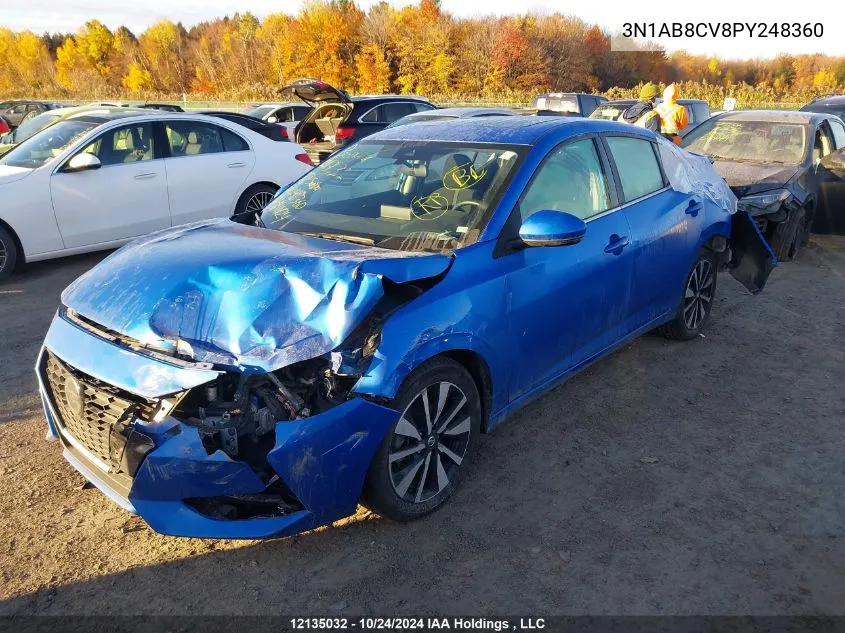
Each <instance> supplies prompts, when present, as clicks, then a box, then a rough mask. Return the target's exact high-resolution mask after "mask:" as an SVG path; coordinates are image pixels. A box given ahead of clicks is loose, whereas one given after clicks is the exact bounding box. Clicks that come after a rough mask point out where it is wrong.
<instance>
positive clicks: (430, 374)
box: [362, 358, 481, 521]
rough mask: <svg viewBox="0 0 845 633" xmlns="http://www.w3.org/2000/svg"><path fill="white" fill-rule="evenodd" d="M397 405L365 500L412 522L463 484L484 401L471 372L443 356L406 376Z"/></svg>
mask: <svg viewBox="0 0 845 633" xmlns="http://www.w3.org/2000/svg"><path fill="white" fill-rule="evenodd" d="M394 406H395V407H396V409H397V410H398V411H401V415H400V416H399V419H398V420H397V421H396V423H395V424H394V425H393V427H391V429H390V430H389V431H388V432H387V434H386V435H385V438H384V439H383V440H382V443H381V445H380V446H379V449H378V451H376V455H375V457H374V458H373V461H372V463H371V465H370V469H369V472H368V473H367V479H366V482H365V484H364V492H363V498H362V501H363V503H364V505H366V506H367V507H368V508H370V509H371V510H373V511H374V512H376V513H378V514H380V515H382V516H384V517H387V518H389V519H393V520H396V521H410V520H411V519H416V518H418V517H421V516H424V515H426V514H428V513H430V512H433V511H434V510H436V509H437V508H438V507H440V506H441V505H442V504H443V503H444V502H445V501H446V500H447V499H448V498H449V497H450V496H452V493H453V492H454V491H455V489H456V487H457V486H458V483H459V482H460V480H461V477H462V476H463V474H464V472H465V471H466V469H467V466H468V464H469V463H470V462H471V461H472V457H473V455H474V453H475V449H476V445H477V442H478V435H479V432H480V428H481V401H480V398H479V394H478V389H477V387H476V385H475V382H474V381H473V379H472V377H471V376H470V375H469V373H468V372H467V371H466V370H465V369H464V368H463V367H462V366H461V365H460V364H458V363H457V362H455V361H453V360H450V359H446V358H438V359H433V360H431V361H429V362H427V363H425V364H424V365H421V366H420V367H419V368H418V369H417V370H416V371H415V372H414V373H413V374H412V375H411V376H409V377H408V379H406V380H405V383H404V384H403V385H402V388H401V389H400V390H399V393H398V394H397V397H396V399H395V405H394Z"/></svg>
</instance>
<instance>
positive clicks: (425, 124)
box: [368, 116, 632, 145]
mask: <svg viewBox="0 0 845 633" xmlns="http://www.w3.org/2000/svg"><path fill="white" fill-rule="evenodd" d="M566 128H569V129H570V130H571V132H572V134H579V133H582V132H590V131H608V130H616V129H623V130H626V131H632V130H631V128H632V126H630V125H627V124H622V123H612V122H610V121H600V120H597V119H585V118H583V117H557V116H553V117H552V116H550V117H546V116H502V117H479V118H470V119H441V120H438V121H421V122H419V123H415V124H414V125H400V126H397V127H393V128H387V129H386V130H384V131H382V132H377V133H376V134H374V135H373V136H370V137H368V139H373V140H395V141H444V142H445V141H456V142H465V143H502V144H507V145H533V144H535V143H536V142H537V141H538V140H539V139H541V138H542V137H543V136H545V135H546V134H548V133H549V132H552V131H554V130H557V129H566Z"/></svg>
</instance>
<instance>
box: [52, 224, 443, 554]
mask: <svg viewBox="0 0 845 633" xmlns="http://www.w3.org/2000/svg"><path fill="white" fill-rule="evenodd" d="M246 228H247V229H249V227H246ZM238 230H239V229H238ZM180 233H181V237H176V238H175V239H174V237H173V236H172V235H170V236H168V237H167V239H164V240H153V241H152V242H151V244H152V246H150V247H149V248H152V249H153V250H158V251H159V252H158V253H157V254H158V255H159V257H157V258H156V261H158V262H161V261H162V257H164V256H165V255H166V254H167V253H169V252H170V250H171V249H172V248H175V249H179V250H181V251H182V253H183V255H184V254H185V252H190V251H191V250H192V248H193V247H194V246H196V245H195V244H194V243H193V242H192V240H193V239H194V237H192V233H191V231H190V230H187V231H185V230H182V231H181V232H180ZM267 233H268V232H266V231H262V232H252V231H249V230H247V231H246V232H245V233H242V235H246V236H247V238H248V239H254V238H255V236H259V237H258V238H257V239H258V240H259V241H258V242H256V243H252V244H249V243H247V244H241V246H242V247H244V248H239V249H237V250H239V251H240V254H239V255H238V256H237V257H235V256H234V253H235V252H236V249H235V245H234V244H233V245H231V246H232V250H231V253H232V254H233V259H232V260H229V261H228V262H226V258H225V257H224V258H221V257H220V252H219V251H218V253H217V260H218V263H217V264H216V265H215V268H216V271H215V273H213V274H211V273H209V272H208V271H204V270H201V269H200V268H199V267H198V266H196V267H192V266H191V265H190V260H191V258H190V257H188V258H184V257H183V261H182V268H181V270H179V271H178V272H173V271H171V270H168V271H167V272H166V273H164V274H163V275H161V276H159V278H158V280H157V281H158V282H159V283H161V285H160V286H159V289H160V290H162V289H163V290H164V292H163V293H161V294H159V296H158V298H157V299H155V300H152V299H151V298H150V297H149V296H147V289H148V287H147V286H146V285H145V284H146V282H142V280H146V279H149V277H148V275H147V274H145V275H138V276H137V277H136V272H137V271H136V266H135V265H134V264H132V265H130V259H131V258H122V257H116V256H112V257H111V258H109V259H108V260H106V262H105V264H107V265H105V266H103V265H102V264H101V267H98V268H99V269H100V270H98V268H95V269H93V271H92V273H93V274H92V273H89V274H88V275H86V277H85V278H83V280H82V281H80V282H77V283H76V284H74V285H73V286H72V287H71V288H69V290H68V291H67V292H66V293H65V295H64V296H63V301H64V303H65V305H66V307H65V308H63V309H62V310H60V312H59V314H57V315H56V317H55V318H54V320H53V323H52V324H51V327H50V330H49V332H48V335H47V338H46V340H45V344H44V348H43V350H42V353H41V355H40V357H39V360H38V364H37V367H36V370H37V373H38V377H39V382H40V387H41V395H42V400H43V404H44V409H45V414H46V417H47V421H48V425H49V428H50V433H51V435H53V436H54V437H57V438H58V439H59V440H60V441H61V443H62V445H63V447H64V455H65V457H66V459H67V460H68V461H69V462H70V463H71V464H72V465H74V467H76V468H77V470H79V471H80V472H81V473H82V474H83V475H84V476H85V477H86V478H88V479H89V480H90V481H91V482H92V483H94V484H95V485H96V486H97V487H98V488H100V489H101V490H102V491H103V492H105V493H106V494H107V495H108V496H109V497H110V498H112V499H113V500H114V501H116V502H117V503H118V504H120V505H121V506H122V507H124V508H126V509H127V510H130V511H133V512H136V513H137V514H139V515H140V516H142V517H143V518H144V519H145V520H146V521H147V522H148V523H149V525H150V526H151V527H152V528H153V529H155V530H157V531H159V532H162V533H165V534H171V535H179V536H197V537H226V538H261V537H270V536H286V535H290V534H294V533H297V532H301V531H303V530H307V529H310V528H313V527H316V526H319V525H324V524H326V523H329V522H331V521H334V520H336V519H338V518H342V517H344V516H347V515H349V514H351V513H353V512H354V511H355V507H356V505H357V502H358V499H359V497H360V494H361V490H362V487H363V482H364V478H365V476H366V472H367V468H368V466H369V463H370V461H371V460H372V456H373V455H374V453H375V451H376V449H377V447H378V446H379V443H380V442H381V440H382V438H383V436H384V434H385V432H386V431H387V429H388V428H389V427H390V425H391V424H393V423H394V422H395V421H396V418H397V417H398V415H399V414H398V413H397V412H396V411H394V410H393V409H391V408H389V406H387V404H388V403H387V402H386V401H375V400H374V399H369V398H365V397H362V396H359V395H357V394H356V393H355V391H354V388H355V385H356V383H357V382H358V380H359V378H360V377H361V376H362V375H363V373H364V372H365V371H366V369H367V367H368V365H369V362H370V360H371V358H372V357H373V355H374V353H375V352H376V349H377V347H378V344H379V342H380V335H381V323H382V322H383V320H384V319H386V318H387V317H388V316H389V315H390V313H391V312H392V311H393V310H395V309H396V308H398V307H399V306H401V305H403V304H404V303H406V302H407V301H409V300H411V299H413V298H414V297H416V296H418V295H419V294H420V293H421V292H423V291H424V289H425V288H426V287H427V285H430V284H431V283H434V282H435V281H436V279H437V278H439V275H442V274H443V272H445V270H446V269H447V268H448V266H449V264H450V259H449V258H447V257H442V258H440V256H435V260H429V261H425V260H426V259H427V258H426V257H404V256H403V254H401V253H400V254H397V256H396V257H395V258H392V259H387V258H384V257H383V256H381V257H380V259H379V260H378V261H374V259H371V258H367V257H366V254H367V253H366V252H365V251H366V250H367V249H360V248H357V247H356V248H353V249H348V250H345V251H344V252H341V253H340V254H338V253H335V254H334V258H332V254H328V257H327V256H326V253H325V252H324V251H323V252H321V251H319V250H318V249H315V250H314V252H313V253H309V251H308V250H307V248H306V246H307V245H306V244H304V243H302V244H299V243H297V244H291V243H288V242H285V241H284V240H282V246H281V247H279V243H278V242H276V246H277V248H275V249H274V252H275V254H276V255H275V257H274V259H273V266H272V267H268V264H267V259H266V258H265V257H263V255H262V254H261V253H260V252H259V253H256V251H260V250H261V248H262V244H263V240H264V239H265V238H264V237H263V236H262V234H264V235H266V234H267ZM274 237H275V234H271V237H270V239H273V238H274ZM218 246H219V244H218ZM180 247H181V248H180ZM245 247H251V248H245ZM286 248H287V250H288V251H289V252H288V253H287V254H285V255H280V251H282V252H283V251H284V250H286ZM223 250H224V251H225V250H226V247H225V245H224V247H223ZM122 252H123V251H120V252H119V253H118V254H117V255H119V254H120V253H122ZM245 252H249V253H250V254H249V255H244V254H243V253H245ZM144 254H146V253H144ZM136 255H140V254H139V253H136ZM164 259H166V257H164ZM221 259H222V260H223V261H222V263H221V262H220V260H221ZM282 259H283V260H284V261H282ZM315 259H320V260H322V261H321V262H317V261H314V260H315ZM404 260H407V261H404ZM376 270H378V272H375V271H376ZM269 271H275V280H276V281H275V283H272V282H271V279H270V278H269V276H270V272H269ZM312 271H315V272H319V275H315V276H313V277H312V276H311V272H312ZM388 275H389V277H388ZM210 277H214V279H216V280H217V281H218V283H217V284H212V283H209V279H210ZM391 278H392V279H391ZM306 279H313V280H319V281H320V283H324V284H326V282H327V281H328V283H327V284H326V285H325V286H323V287H315V286H316V284H312V285H309V286H308V287H307V288H306V287H305V286H303V285H302V283H300V282H303V281H304V280H306ZM293 280H295V281H293ZM142 283H143V285H142ZM256 287H258V288H260V289H261V293H260V294H261V297H258V296H257V295H256V294H255V288H256ZM109 288H110V289H111V291H112V293H114V290H115V289H116V288H120V290H121V292H120V294H119V298H120V299H121V302H120V303H114V300H113V302H111V303H105V304H100V305H105V306H107V307H106V308H100V309H99V310H97V309H95V307H96V306H97V305H98V304H97V301H98V300H99V297H100V296H101V295H100V293H101V292H107V291H108V289H109ZM292 288H295V289H296V292H292V291H291V289H292ZM172 293H178V294H179V295H180V296H182V297H184V295H186V294H188V295H190V296H191V297H192V299H191V300H188V301H184V300H183V301H181V302H180V301H179V300H178V299H179V297H177V296H173V294H172ZM338 296H339V297H342V300H339V299H337V298H336V297H338ZM268 299H269V300H268ZM255 302H257V303H258V304H260V305H262V306H263V309H261V313H260V314H259V315H258V317H257V318H253V319H252V320H251V321H250V322H249V323H246V322H244V321H241V320H240V319H241V317H242V315H243V314H244V312H245V311H248V310H249V306H250V304H251V303H255ZM180 303H181V304H182V318H181V319H177V318H175V314H174V311H173V306H174V305H179V304H180ZM268 312H274V313H275V314H274V315H271V314H268ZM162 313H164V314H165V315H166V317H167V318H166V319H163V318H160V317H161V315H162ZM83 315H84V316H83ZM281 315H285V318H286V321H284V322H280V321H279V320H277V319H275V318H270V317H271V316H275V317H277V318H280V317H281ZM292 315H295V316H292ZM262 319H266V320H262ZM262 323H264V324H265V325H261V324H262ZM130 324H132V326H133V327H134V330H133V327H129V325H130ZM163 324H166V326H167V328H168V329H166V330H165V329H164V328H163V327H162V325H163ZM257 324H258V325H257ZM236 325H237V326H238V327H235V326H236ZM241 326H244V329H241ZM128 331H129V332H133V331H134V332H140V331H143V332H148V333H149V332H153V333H154V334H155V338H153V337H151V336H147V337H146V339H140V338H138V337H136V336H133V335H131V334H128V333H127V332H128ZM223 332H228V333H229V338H228V339H227V340H224V339H223V338H222V334H221V333H223ZM280 338H283V339H284V344H281V343H280ZM168 342H170V343H172V345H170V346H169V347H168ZM271 342H272V345H271ZM224 361H225V362H224Z"/></svg>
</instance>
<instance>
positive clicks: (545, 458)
mask: <svg viewBox="0 0 845 633" xmlns="http://www.w3.org/2000/svg"><path fill="white" fill-rule="evenodd" d="M100 258H101V256H99V255H95V256H83V257H77V258H71V259H66V260H61V261H57V262H46V263H42V264H37V265H32V266H30V267H29V268H28V269H27V270H26V271H24V272H23V273H22V274H18V275H17V276H15V277H13V278H12V280H11V281H10V282H7V283H6V284H4V285H2V286H0V340H2V342H3V343H2V345H0V359H2V362H0V491H2V492H0V559H2V565H0V574H2V576H0V614H7V615H8V614H33V613H43V614H53V615H63V614H83V613H84V614H118V613H119V614H135V613H166V614H185V613H194V614H273V613H278V614H292V613H293V614H303V613H306V612H307V613H311V614H322V615H326V614H333V613H338V614H339V613H344V614H347V615H348V614H364V613H368V614H382V615H395V614H397V613H416V614H426V615H435V614H476V615H478V614H485V615H488V616H489V615H495V614H513V613H529V614H537V615H553V614H594V615H599V614H753V615H763V614H845V532H844V531H843V517H845V495H843V491H845V466H843V460H842V455H843V452H845V451H843V449H845V390H843V388H842V379H843V376H845V370H843V361H845V344H843V336H845V239H843V238H827V239H821V238H814V241H813V243H812V244H811V246H810V247H809V248H808V250H806V251H805V252H804V253H803V254H802V256H801V258H800V259H799V261H798V262H796V263H793V264H785V265H783V266H781V267H780V268H778V269H777V270H776V271H775V272H774V273H773V275H772V277H771V280H770V283H769V286H768V287H767V289H766V291H765V293H764V294H762V295H760V296H758V297H752V296H749V295H748V294H747V293H745V292H744V290H743V289H742V288H741V287H740V286H739V285H738V284H736V283H735V282H734V281H733V280H732V279H730V278H729V277H728V276H723V277H721V278H720V288H719V291H718V295H717V303H716V307H715V310H714V312H713V315H712V321H711V323H710V327H709V329H708V330H707V331H706V336H705V337H704V338H699V339H696V340H695V341H693V342H691V343H686V344H685V343H674V342H667V341H664V340H662V339H661V338H658V337H656V336H646V337H643V338H641V339H639V340H638V341H636V342H634V343H633V344H631V345H628V346H626V347H625V348H624V349H622V350H620V351H618V352H617V353H615V354H613V355H612V356H611V357H609V358H607V359H604V360H603V361H601V362H600V363H598V364H596V365H594V366H593V367H592V368H591V369H589V370H587V371H586V372H584V373H582V374H580V375H579V376H577V377H576V378H574V379H573V380H571V381H570V382H568V383H567V384H566V385H564V386H562V387H559V388H558V389H556V390H555V391H553V392H552V393H550V394H548V395H546V396H545V397H543V398H542V399H540V400H538V401H536V402H535V403H534V404H532V405H531V406H529V407H528V408H526V409H524V410H523V411H521V412H520V413H519V414H517V415H516V416H514V417H513V418H512V419H511V420H509V421H508V422H506V423H505V424H504V425H502V426H501V427H499V428H498V429H497V430H496V431H495V432H493V433H492V434H490V435H487V436H484V437H482V442H481V450H480V452H479V459H478V461H477V463H476V464H475V467H474V469H473V470H472V472H471V473H470V476H469V477H468V478H467V479H466V480H465V481H464V485H463V487H462V488H461V489H460V490H459V491H458V493H457V495H456V497H455V498H454V499H453V500H452V501H451V502H450V503H448V504H447V505H446V506H445V507H444V508H443V509H442V510H441V511H439V512H437V513H435V514H434V515H432V516H430V517H427V518H426V519H423V520H421V521H418V522H415V523H412V524H403V525H400V524H395V523H391V522H389V521H385V520H382V519H380V518H378V517H375V516H372V515H369V514H368V513H366V512H365V511H363V510H360V511H359V513H358V514H357V515H356V516H355V517H353V518H351V519H348V520H346V521H343V522H340V523H338V524H335V525H334V526H332V527H330V528H324V529H320V530H315V531H313V532H310V533H308V534H304V535H302V536H299V537H294V538H289V539H285V540H278V541H266V542H243V541H241V542H234V541H211V540H209V541H202V540H194V539H176V538H170V537H164V536H160V535H158V534H155V533H154V532H152V531H151V530H150V529H149V528H147V527H146V526H145V524H144V523H143V522H142V521H140V520H139V519H137V518H134V517H131V516H130V515H128V514H126V513H124V512H123V511H122V510H120V509H119V508H117V507H116V506H114V505H113V504H112V503H111V502H110V501H108V500H107V499H106V498H105V497H104V496H103V495H102V494H100V493H99V492H98V491H97V490H95V489H89V488H84V487H83V479H82V477H81V476H80V475H77V474H76V473H75V471H73V470H72V469H71V467H70V466H68V465H67V464H65V463H64V461H63V460H62V459H61V457H60V451H59V447H58V445H57V444H56V443H50V442H45V441H44V421H43V419H42V415H41V412H40V409H39V403H38V397H37V393H36V381H35V377H34V374H33V372H32V366H33V363H34V361H35V356H36V353H37V351H38V348H39V345H40V343H41V340H42V338H43V336H44V333H45V331H46V329H47V326H48V324H49V321H50V319H51V317H52V315H53V313H54V311H55V309H56V307H57V305H58V301H59V294H60V292H61V289H62V288H64V287H65V286H66V285H67V284H68V283H69V282H70V281H71V280H72V279H73V278H75V277H76V276H77V275H79V274H81V273H82V272H84V271H85V270H87V269H88V268H89V267H90V266H91V265H93V264H94V263H96V262H97V261H99V259H100Z"/></svg>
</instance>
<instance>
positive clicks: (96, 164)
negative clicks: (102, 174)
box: [62, 152, 103, 173]
mask: <svg viewBox="0 0 845 633" xmlns="http://www.w3.org/2000/svg"><path fill="white" fill-rule="evenodd" d="M102 166H103V164H102V163H101V162H100V159H99V158H97V157H96V156H94V154H90V153H88V152H82V153H81V154H77V155H76V156H74V157H73V158H71V159H70V160H69V161H68V162H67V163H66V164H65V168H64V169H63V170H62V171H66V172H70V173H73V172H77V171H88V170H90V169H99V168H100V167H102Z"/></svg>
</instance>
